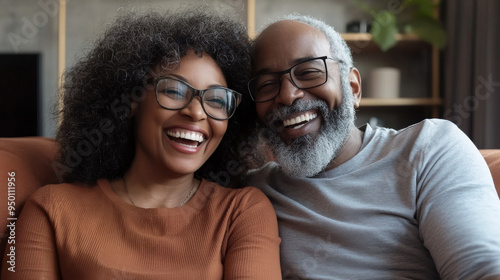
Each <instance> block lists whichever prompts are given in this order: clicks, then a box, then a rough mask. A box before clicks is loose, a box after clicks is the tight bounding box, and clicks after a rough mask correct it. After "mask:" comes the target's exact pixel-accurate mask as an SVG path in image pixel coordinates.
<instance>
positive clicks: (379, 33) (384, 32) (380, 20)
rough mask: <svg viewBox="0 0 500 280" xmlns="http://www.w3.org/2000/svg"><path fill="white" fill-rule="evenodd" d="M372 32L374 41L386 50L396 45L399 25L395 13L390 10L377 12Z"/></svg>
mask: <svg viewBox="0 0 500 280" xmlns="http://www.w3.org/2000/svg"><path fill="white" fill-rule="evenodd" d="M370 33H371V34H372V37H373V41H374V42H375V43H376V44H377V45H378V46H379V47H380V49H381V50H382V51H384V52H385V51H387V50H388V49H390V48H391V47H393V46H394V45H396V43H397V42H396V34H398V26H397V24H396V17H395V16H394V14H392V13H390V12H388V11H381V12H379V13H378V14H376V15H375V18H374V20H373V23H372V29H371V32H370Z"/></svg>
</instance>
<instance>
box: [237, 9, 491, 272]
mask: <svg viewBox="0 0 500 280" xmlns="http://www.w3.org/2000/svg"><path fill="white" fill-rule="evenodd" d="M248 87H249V91H250V94H251V96H252V99H253V100H254V101H255V104H256V106H255V109H256V115H257V117H258V124H257V127H256V130H255V131H256V132H255V134H254V135H253V137H250V138H249V139H250V140H249V141H248V142H249V145H250V146H251V147H252V148H254V149H252V150H251V152H252V153H253V154H252V155H251V156H252V157H256V156H257V155H256V154H257V153H256V152H255V150H257V151H260V152H261V153H262V154H265V155H270V156H269V157H268V159H269V160H270V161H269V162H268V163H266V164H264V165H263V166H261V167H259V168H257V169H253V170H250V171H249V172H248V174H247V177H246V180H245V184H246V185H253V186H257V187H258V188H260V189H261V190H262V191H264V193H266V195H267V196H268V197H269V198H270V200H271V202H272V203H273V205H274V207H275V210H276V213H277V215H278V223H279V229H280V236H281V238H282V243H281V265H282V274H283V279H426V280H428V279H500V219H499V217H500V202H499V199H498V196H497V194H496V191H495V188H494V185H493V180H492V178H491V174H490V172H489V169H488V167H487V165H486V163H485V161H484V159H483V157H482V156H481V154H480V153H479V151H478V150H477V148H476V147H475V146H474V144H473V143H472V142H471V141H470V140H469V139H468V138H467V136H466V135H465V134H463V133H462V132H461V131H460V130H459V129H458V128H457V127H456V126H455V125H454V124H452V123H451V122H448V121H445V120H438V119H432V120H424V121H422V122H420V123H418V124H415V125H412V126H410V127H408V128H405V129H402V130H399V131H396V130H393V129H388V128H380V127H377V128H373V127H371V126H369V125H364V126H362V127H360V128H357V127H356V126H355V125H354V120H355V111H354V110H355V108H358V107H359V102H360V99H361V77H360V73H359V72H358V70H357V69H356V68H354V67H353V61H352V57H351V53H350V51H349V48H348V47H347V45H346V43H345V42H344V41H343V40H342V38H341V36H340V35H339V34H338V33H337V32H336V31H335V30H334V29H333V28H332V27H331V26H328V25H326V24H325V23H323V22H321V21H319V20H316V19H314V18H310V17H305V16H299V15H293V16H288V17H286V18H285V19H281V20H279V21H276V22H274V23H272V24H271V25H269V26H268V27H267V28H266V29H264V30H263V31H262V33H261V34H260V35H259V36H258V37H257V38H256V39H255V41H254V46H253V78H252V79H251V80H250V81H249V83H248ZM264 157H265V156H264ZM249 165H252V163H250V164H249Z"/></svg>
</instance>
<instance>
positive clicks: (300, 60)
mask: <svg viewBox="0 0 500 280" xmlns="http://www.w3.org/2000/svg"><path fill="white" fill-rule="evenodd" d="M313 58H315V56H305V57H300V58H296V59H294V60H292V66H294V65H296V64H298V63H301V62H304V61H307V60H310V59H313ZM292 66H290V67H292ZM283 70H285V69H282V70H280V71H271V69H269V68H267V67H266V68H262V69H259V70H258V71H257V72H255V74H254V76H258V75H262V74H274V73H279V72H281V71H283Z"/></svg>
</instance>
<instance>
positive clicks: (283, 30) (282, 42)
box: [254, 20, 330, 73]
mask: <svg viewBox="0 0 500 280" xmlns="http://www.w3.org/2000/svg"><path fill="white" fill-rule="evenodd" d="M254 55H255V61H254V66H255V69H254V73H255V71H259V72H261V71H265V70H267V68H269V71H272V70H277V69H274V68H275V67H276V68H278V69H279V68H283V67H290V66H292V65H294V64H296V63H298V62H300V61H302V60H304V59H306V58H311V57H318V56H326V55H330V43H329V41H328V39H327V38H326V36H325V35H324V34H323V33H322V32H321V31H320V30H318V29H316V28H315V27H313V26H310V25H308V24H306V23H303V22H299V21H292V20H284V21H279V22H276V23H274V24H272V25H270V26H269V27H268V28H266V29H265V30H264V31H263V32H262V33H261V34H260V35H259V37H258V38H257V41H256V44H255V50H254ZM277 64H279V65H277ZM281 70H282V69H281Z"/></svg>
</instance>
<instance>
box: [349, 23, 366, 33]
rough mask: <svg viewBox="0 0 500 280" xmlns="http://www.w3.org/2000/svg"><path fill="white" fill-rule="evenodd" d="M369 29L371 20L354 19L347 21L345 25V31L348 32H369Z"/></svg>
mask: <svg viewBox="0 0 500 280" xmlns="http://www.w3.org/2000/svg"><path fill="white" fill-rule="evenodd" d="M371 29H372V24H371V22H368V21H366V20H354V21H351V22H348V23H347V26H346V32H348V33H370V31H371Z"/></svg>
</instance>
